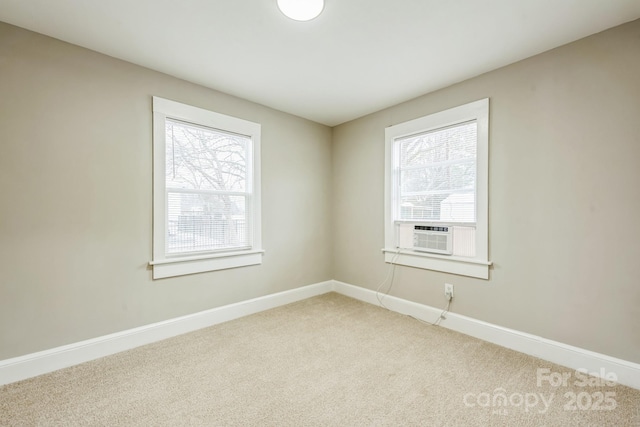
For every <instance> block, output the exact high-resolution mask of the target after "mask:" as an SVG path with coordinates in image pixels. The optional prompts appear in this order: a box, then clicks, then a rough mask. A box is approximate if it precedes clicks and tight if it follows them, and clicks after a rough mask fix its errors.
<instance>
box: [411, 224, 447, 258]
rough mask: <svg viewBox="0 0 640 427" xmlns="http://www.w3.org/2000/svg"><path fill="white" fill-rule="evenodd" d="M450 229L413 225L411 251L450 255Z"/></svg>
mask: <svg viewBox="0 0 640 427" xmlns="http://www.w3.org/2000/svg"><path fill="white" fill-rule="evenodd" d="M451 232H452V227H449V226H431V225H415V226H414V228H413V249H414V250H416V251H422V252H433V253H438V254H444V255H451V254H452V252H453V251H452V245H451V241H452V239H451Z"/></svg>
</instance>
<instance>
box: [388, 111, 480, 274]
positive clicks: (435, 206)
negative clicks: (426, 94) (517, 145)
mask: <svg viewBox="0 0 640 427" xmlns="http://www.w3.org/2000/svg"><path fill="white" fill-rule="evenodd" d="M488 137H489V100H488V99H482V100H480V101H476V102H472V103H469V104H465V105H462V106H460V107H455V108H452V109H449V110H446V111H442V112H439V113H435V114H431V115H429V116H425V117H421V118H418V119H415V120H411V121H408V122H405V123H401V124H398V125H395V126H391V127H388V128H387V129H386V131H385V139H386V168H385V172H386V173H385V175H386V177H385V203H386V209H385V249H384V251H385V261H386V262H393V263H396V264H402V265H409V266H412V267H418V268H425V269H430V270H437V271H444V272H448V273H454V274H461V275H465V276H472V277H479V278H483V279H488V277H489V265H491V263H490V262H489V261H488V163H489V160H488V159H489V155H488V154H489V138H488Z"/></svg>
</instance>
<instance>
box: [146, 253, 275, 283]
mask: <svg viewBox="0 0 640 427" xmlns="http://www.w3.org/2000/svg"><path fill="white" fill-rule="evenodd" d="M263 253H264V251H263V250H248V251H241V252H227V253H222V254H210V255H202V256H193V257H180V258H167V259H162V260H156V261H151V262H149V265H151V266H152V267H153V278H154V279H164V278H165V277H175V276H183V275H186V274H194V273H203V272H205V271H215V270H225V269H228V268H236V267H245V266H249V265H257V264H262V254H263Z"/></svg>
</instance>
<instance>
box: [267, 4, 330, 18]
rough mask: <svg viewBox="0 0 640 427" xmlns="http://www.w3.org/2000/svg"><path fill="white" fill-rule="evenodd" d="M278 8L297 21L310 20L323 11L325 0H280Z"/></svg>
mask: <svg viewBox="0 0 640 427" xmlns="http://www.w3.org/2000/svg"><path fill="white" fill-rule="evenodd" d="M278 8H279V9H280V12H282V13H284V15H285V16H287V17H289V18H291V19H293V20H296V21H310V20H312V19H313V18H315V17H317V16H318V15H320V13H322V9H324V0H278Z"/></svg>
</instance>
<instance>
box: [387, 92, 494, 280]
mask: <svg viewBox="0 0 640 427" xmlns="http://www.w3.org/2000/svg"><path fill="white" fill-rule="evenodd" d="M472 120H475V121H476V122H477V124H478V131H477V132H478V133H477V135H478V142H477V144H478V145H477V163H476V174H477V176H476V256H475V257H473V258H467V257H456V256H449V255H438V254H431V253H426V252H417V251H413V250H410V249H399V248H398V247H397V243H396V240H397V228H396V221H395V219H394V213H395V209H396V205H397V197H398V195H397V191H396V189H395V188H394V183H395V182H396V177H395V175H394V174H395V173H396V172H395V157H394V156H396V155H397V154H396V149H395V141H396V140H397V139H399V138H403V137H407V136H410V135H415V134H419V133H422V132H429V131H433V130H437V129H440V128H444V127H448V126H453V125H456V124H461V123H464V122H468V121H472ZM488 192H489V98H485V99H480V100H478V101H474V102H470V103H468V104H464V105H461V106H458V107H453V108H450V109H448V110H444V111H440V112H437V113H434V114H429V115H427V116H423V117H419V118H417V119H414V120H409V121H407V122H404V123H399V124H397V125H393V126H390V127H387V128H386V129H385V215H384V226H385V246H384V249H383V252H384V255H385V256H384V258H385V262H388V263H393V264H400V265H406V266H410V267H417V268H423V269H427V270H435V271H442V272H446V273H453V274H458V275H463V276H471V277H477V278H481V279H488V278H489V267H490V266H491V264H492V263H491V262H490V261H489V194H488ZM405 222H406V221H405ZM417 222H419V221H417Z"/></svg>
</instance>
